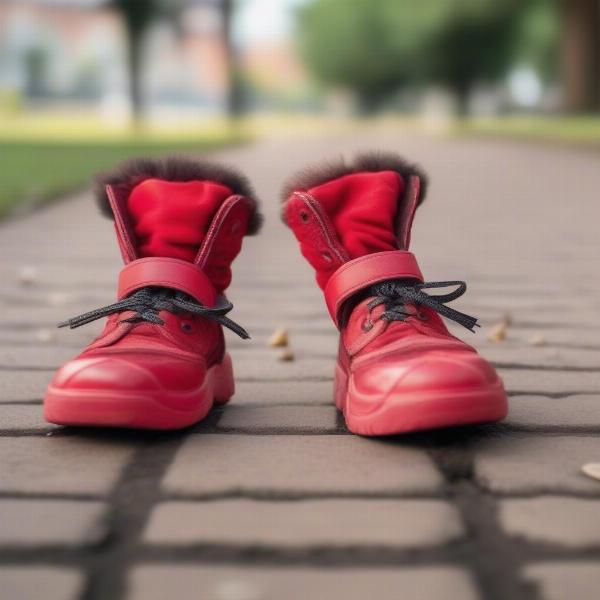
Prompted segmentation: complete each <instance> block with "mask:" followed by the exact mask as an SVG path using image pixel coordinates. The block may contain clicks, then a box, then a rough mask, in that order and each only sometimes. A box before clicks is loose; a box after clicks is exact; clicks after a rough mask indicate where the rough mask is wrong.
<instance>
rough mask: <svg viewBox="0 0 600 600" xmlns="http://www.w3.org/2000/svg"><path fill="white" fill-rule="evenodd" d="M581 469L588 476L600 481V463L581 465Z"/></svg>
mask: <svg viewBox="0 0 600 600" xmlns="http://www.w3.org/2000/svg"><path fill="white" fill-rule="evenodd" d="M581 470H582V472H583V473H585V474H586V475H587V476H588V477H591V478H592V479H597V480H598V481H600V463H586V464H585V465H583V467H581Z"/></svg>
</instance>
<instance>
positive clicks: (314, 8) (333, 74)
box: [298, 0, 443, 111]
mask: <svg viewBox="0 0 600 600" xmlns="http://www.w3.org/2000/svg"><path fill="white" fill-rule="evenodd" d="M437 4H438V3H437V2H422V1H421V0H402V2H401V3H400V2H397V1H395V0H351V1H349V0H313V2H311V3H309V4H308V5H306V6H305V7H303V8H302V9H301V10H300V11H299V13H298V26H299V34H300V36H299V37H300V45H301V52H302V54H303V56H304V58H305V60H306V62H307V64H308V66H309V68H310V69H311V70H312V72H313V73H314V74H315V76H316V77H317V79H319V80H320V81H322V82H323V83H325V84H327V85H336V86H341V87H345V88H348V89H350V90H352V91H353V92H355V94H356V96H357V98H358V100H359V103H360V106H361V108H362V110H363V111H371V110H374V109H375V108H377V107H378V106H379V104H380V103H381V102H382V101H383V100H384V99H385V98H386V97H387V96H388V95H389V94H390V93H392V92H394V91H395V90H396V89H398V87H399V86H400V85H402V84H404V83H407V82H408V81H412V80H415V79H418V78H419V77H420V75H421V74H422V63H423V54H422V53H423V49H424V48H426V47H427V44H428V42H430V40H431V38H432V35H433V34H434V32H435V30H436V28H437V26H438V22H439V21H440V20H441V15H442V13H443V11H440V10H439V6H437Z"/></svg>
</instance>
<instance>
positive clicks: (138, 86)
mask: <svg viewBox="0 0 600 600" xmlns="http://www.w3.org/2000/svg"><path fill="white" fill-rule="evenodd" d="M110 5H111V6H113V7H114V8H115V9H116V10H117V11H118V12H119V13H120V15H121V17H122V19H123V24H124V26H125V31H126V37H127V71H128V74H129V97H130V100H131V108H132V111H133V116H134V119H135V121H136V122H137V121H139V119H140V118H141V116H142V113H143V110H144V97H143V89H142V52H143V45H144V39H145V35H146V32H147V30H148V28H149V26H150V25H151V24H152V22H153V21H154V20H155V19H156V18H157V17H158V16H159V15H160V14H161V13H162V11H163V8H164V2H161V0H145V1H144V2H140V1H139V0H111V1H110Z"/></svg>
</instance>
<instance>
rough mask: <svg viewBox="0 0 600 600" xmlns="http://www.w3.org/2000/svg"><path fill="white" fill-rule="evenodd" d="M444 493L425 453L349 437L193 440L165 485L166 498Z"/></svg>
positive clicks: (209, 436)
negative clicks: (168, 495) (230, 494)
mask: <svg viewBox="0 0 600 600" xmlns="http://www.w3.org/2000/svg"><path fill="white" fill-rule="evenodd" d="M442 486H443V479H442V477H441V475H440V474H439V473H438V471H437V470H436V468H435V467H434V465H433V463H432V462H431V460H430V459H429V457H428V456H427V455H426V454H425V452H423V451H422V450H420V449H417V448H411V447H409V446H406V445H402V444H400V443H398V442H394V441H391V440H390V441H382V440H369V439H364V438H359V437H356V436H349V435H348V436H346V435H343V436H339V435H337V436H321V435H311V436H295V435H285V436H280V435H267V436H260V435H256V436H255V435H233V434H231V435H219V434H199V435H194V436H191V437H189V438H188V439H186V441H185V443H184V445H183V447H182V448H181V449H180V450H179V452H178V454H177V456H176V458H175V461H174V463H173V464H172V465H171V467H170V468H169V470H168V472H167V474H166V476H165V479H164V481H163V487H164V489H165V490H166V491H168V492H175V493H204V494H207V493H212V494H215V493H225V492H236V491H244V492H252V493H287V494H305V493H306V494H308V493H316V494H318V493H336V494H352V493H354V494H381V493H389V494H400V493H416V492H438V491H440V490H441V489H442Z"/></svg>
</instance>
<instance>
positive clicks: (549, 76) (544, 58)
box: [514, 0, 560, 81]
mask: <svg viewBox="0 0 600 600" xmlns="http://www.w3.org/2000/svg"><path fill="white" fill-rule="evenodd" d="M558 4H559V0H529V1H528V2H527V7H526V8H525V10H524V12H523V17H522V19H520V21H519V23H518V25H517V31H516V36H515V46H514V53H515V57H516V60H518V61H519V62H521V63H523V64H526V65H528V66H530V67H532V68H533V69H535V70H536V71H537V72H538V73H539V75H540V76H541V77H542V78H543V79H544V80H546V81H553V80H555V79H556V78H557V77H558V64H559V46H560V43H559V40H560V32H559V28H560V19H559V7H558Z"/></svg>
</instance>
